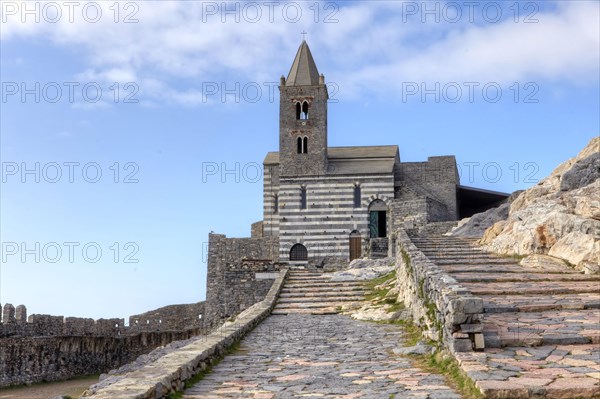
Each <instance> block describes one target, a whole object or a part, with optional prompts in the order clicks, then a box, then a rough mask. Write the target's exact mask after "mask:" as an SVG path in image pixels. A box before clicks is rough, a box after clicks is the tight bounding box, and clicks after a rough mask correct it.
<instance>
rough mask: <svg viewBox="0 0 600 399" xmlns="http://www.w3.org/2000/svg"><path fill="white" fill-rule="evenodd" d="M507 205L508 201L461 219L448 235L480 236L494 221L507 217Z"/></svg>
mask: <svg viewBox="0 0 600 399" xmlns="http://www.w3.org/2000/svg"><path fill="white" fill-rule="evenodd" d="M509 206H510V205H509V204H508V203H504V204H502V205H500V206H499V207H496V208H491V209H488V210H487V211H485V212H481V213H477V214H475V215H473V216H471V217H470V218H468V219H466V220H465V221H464V222H462V221H461V222H462V223H460V224H459V226H458V227H456V228H455V229H453V230H452V231H451V232H450V234H449V235H451V236H459V237H481V236H482V235H483V233H484V232H485V231H486V230H487V229H488V228H489V227H491V226H492V225H493V224H494V223H496V222H499V221H500V220H505V219H506V218H508V208H509ZM463 220H464V219H463Z"/></svg>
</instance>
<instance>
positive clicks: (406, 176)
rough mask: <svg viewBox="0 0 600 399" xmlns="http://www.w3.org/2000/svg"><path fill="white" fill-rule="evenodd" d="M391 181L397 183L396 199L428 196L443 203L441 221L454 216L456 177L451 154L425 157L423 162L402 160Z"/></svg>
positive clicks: (454, 217) (456, 205)
mask: <svg viewBox="0 0 600 399" xmlns="http://www.w3.org/2000/svg"><path fill="white" fill-rule="evenodd" d="M395 180H396V185H397V186H399V188H398V189H397V192H398V195H396V198H398V199H401V200H404V199H406V200H411V199H415V198H423V197H429V198H431V199H434V200H436V201H438V202H439V203H440V204H443V205H444V206H446V209H447V214H446V215H445V216H444V218H443V220H455V219H456V218H458V204H457V197H456V195H457V194H456V187H457V185H458V184H459V181H460V180H459V177H458V169H457V168H456V158H455V157H454V156H439V157H429V158H427V162H402V163H401V164H400V166H399V168H398V170H397V171H396V177H395ZM400 187H403V188H400ZM432 221H439V220H432Z"/></svg>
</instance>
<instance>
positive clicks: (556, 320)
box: [484, 309, 600, 348]
mask: <svg viewBox="0 0 600 399" xmlns="http://www.w3.org/2000/svg"><path fill="white" fill-rule="evenodd" d="M598 320H600V309H586V310H560V311H550V312H521V313H497V314H489V315H486V317H485V320H484V336H485V343H486V347H488V348H497V347H507V346H541V345H585V344H598V343H600V325H599V324H598Z"/></svg>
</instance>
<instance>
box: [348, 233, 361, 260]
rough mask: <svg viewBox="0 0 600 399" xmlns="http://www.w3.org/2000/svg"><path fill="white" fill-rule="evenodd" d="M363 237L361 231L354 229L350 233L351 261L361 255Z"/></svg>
mask: <svg viewBox="0 0 600 399" xmlns="http://www.w3.org/2000/svg"><path fill="white" fill-rule="evenodd" d="M361 252H362V237H361V235H360V233H359V232H358V231H356V230H354V231H353V232H352V233H350V262H352V261H353V260H354V259H358V258H360V257H361V255H362V254H361Z"/></svg>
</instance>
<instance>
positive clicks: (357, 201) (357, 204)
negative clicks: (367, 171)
mask: <svg viewBox="0 0 600 399" xmlns="http://www.w3.org/2000/svg"><path fill="white" fill-rule="evenodd" d="M354 207H355V208H360V185H358V184H357V185H355V186H354Z"/></svg>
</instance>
